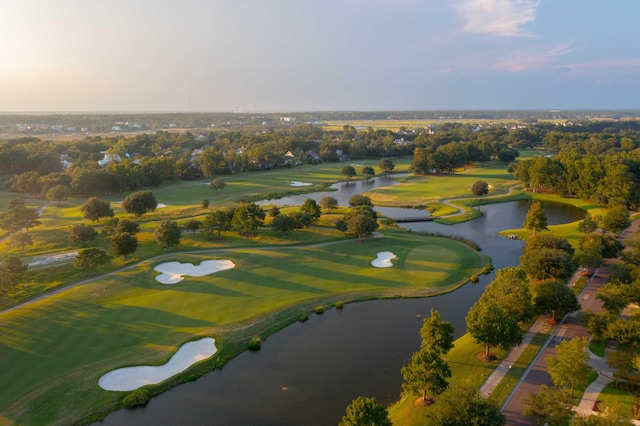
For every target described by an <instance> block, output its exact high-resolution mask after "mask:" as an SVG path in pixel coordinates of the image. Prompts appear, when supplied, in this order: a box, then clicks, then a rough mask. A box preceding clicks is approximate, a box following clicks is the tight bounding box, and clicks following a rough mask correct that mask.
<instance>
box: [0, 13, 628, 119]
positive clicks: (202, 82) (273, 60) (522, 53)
mask: <svg viewBox="0 0 640 426" xmlns="http://www.w3.org/2000/svg"><path fill="white" fill-rule="evenodd" d="M639 17H640V1H638V0H615V1H603V0H181V1H178V0H175V1H174V0H126V1H125V0H109V1H88V0H0V111H116V110H127V111H131V110H143V111H188V110H192V111H215V110H226V111H230V110H234V111H239V110H259V111H295V110H391V109H393V110H419V109H512V108H526V109H537V108H541V109H543V108H640V25H638V23H637V21H638V18H639Z"/></svg>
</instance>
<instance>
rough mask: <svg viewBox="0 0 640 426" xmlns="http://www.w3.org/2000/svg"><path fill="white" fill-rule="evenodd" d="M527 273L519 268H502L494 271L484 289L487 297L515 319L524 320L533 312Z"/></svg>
mask: <svg viewBox="0 0 640 426" xmlns="http://www.w3.org/2000/svg"><path fill="white" fill-rule="evenodd" d="M529 286H530V283H529V280H528V279H527V274H526V273H525V272H524V271H523V270H522V269H520V268H504V269H499V270H498V271H497V272H496V278H495V279H494V280H493V281H491V282H490V283H489V285H488V286H487V288H486V289H485V295H486V297H487V298H490V299H493V300H494V301H495V302H496V303H497V304H498V306H500V308H501V309H502V310H503V311H504V312H505V313H506V314H507V315H509V316H512V317H514V318H516V320H517V321H524V320H526V319H528V318H530V317H531V315H532V314H533V303H532V298H531V292H530V291H529Z"/></svg>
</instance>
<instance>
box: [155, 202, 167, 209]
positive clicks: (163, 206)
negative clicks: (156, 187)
mask: <svg viewBox="0 0 640 426" xmlns="http://www.w3.org/2000/svg"><path fill="white" fill-rule="evenodd" d="M165 207H167V205H166V204H163V203H160V204H158V205H157V206H156V208H158V209H164V208H165Z"/></svg>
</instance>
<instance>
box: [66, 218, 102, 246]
mask: <svg viewBox="0 0 640 426" xmlns="http://www.w3.org/2000/svg"><path fill="white" fill-rule="evenodd" d="M97 236H98V233H97V232H96V230H95V229H93V226H91V225H87V224H84V223H80V224H78V225H71V227H70V228H69V241H71V242H72V243H80V244H82V246H83V247H84V245H85V244H86V243H88V242H89V241H92V240H95V239H96V237H97Z"/></svg>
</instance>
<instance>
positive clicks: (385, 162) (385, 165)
mask: <svg viewBox="0 0 640 426" xmlns="http://www.w3.org/2000/svg"><path fill="white" fill-rule="evenodd" d="M378 167H379V168H380V169H382V170H383V171H384V172H385V173H389V172H391V171H393V169H394V168H395V167H396V166H395V164H393V161H391V160H390V159H388V158H381V159H380V162H379V163H378Z"/></svg>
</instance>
